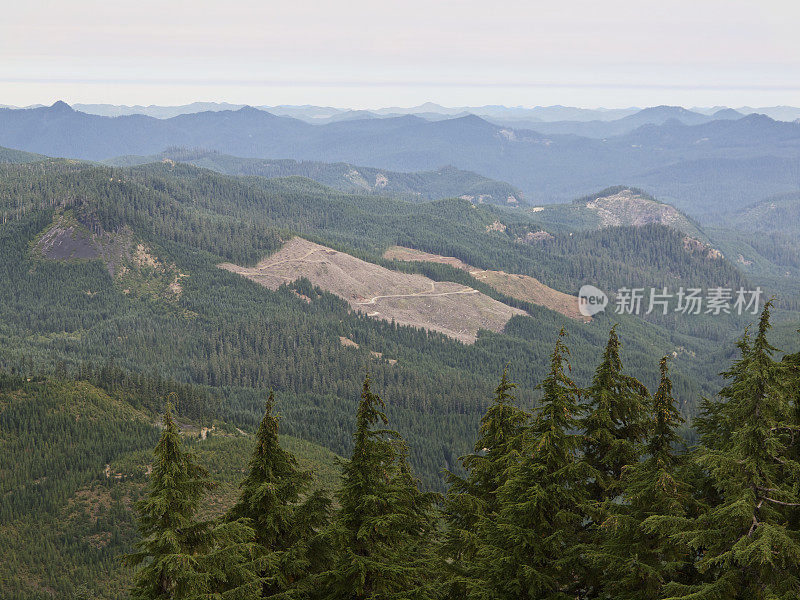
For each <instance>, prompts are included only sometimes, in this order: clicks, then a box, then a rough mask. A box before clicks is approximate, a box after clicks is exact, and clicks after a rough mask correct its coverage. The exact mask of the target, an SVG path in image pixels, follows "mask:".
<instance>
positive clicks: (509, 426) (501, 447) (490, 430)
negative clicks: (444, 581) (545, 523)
mask: <svg viewBox="0 0 800 600" xmlns="http://www.w3.org/2000/svg"><path fill="white" fill-rule="evenodd" d="M515 387H516V386H515V384H513V383H510V382H509V380H508V372H507V371H506V370H504V371H503V376H502V378H501V380H500V383H499V385H498V386H497V388H496V389H495V395H494V399H493V401H492V403H491V405H490V406H489V408H488V409H487V411H486V414H485V415H484V416H483V418H482V419H481V428H480V437H479V438H478V441H477V442H476V443H475V451H474V453H472V454H470V455H468V456H466V457H463V458H462V459H461V462H462V465H463V467H464V470H465V471H466V472H467V474H466V476H465V477H460V476H458V475H456V474H455V473H453V472H448V483H449V485H450V487H449V491H448V494H447V497H446V499H445V518H446V530H445V540H444V544H443V552H444V557H445V558H446V561H447V565H448V566H447V569H448V571H449V573H448V580H449V585H448V587H449V592H448V593H449V595H450V597H452V598H463V597H465V595H466V593H467V589H468V588H470V587H472V586H473V585H474V584H475V582H477V581H479V580H480V574H479V573H478V571H477V566H476V562H475V560H476V554H477V552H478V547H479V544H480V542H479V539H478V537H477V535H476V531H477V528H478V523H479V522H481V521H482V520H492V519H495V518H496V515H497V512H498V510H499V503H498V498H497V493H498V490H499V489H500V488H501V487H502V486H503V485H504V484H505V482H506V480H507V477H508V472H509V468H510V466H511V465H512V464H513V463H514V462H515V461H518V460H519V459H520V457H521V455H522V449H521V444H522V437H521V433H522V428H523V426H524V425H525V424H526V423H527V421H528V419H529V416H530V415H529V414H528V413H526V412H525V411H523V410H521V409H520V408H518V407H517V406H515V401H516V399H515V398H514V396H513V395H512V394H511V392H512V390H513V389H514V388H515Z"/></svg>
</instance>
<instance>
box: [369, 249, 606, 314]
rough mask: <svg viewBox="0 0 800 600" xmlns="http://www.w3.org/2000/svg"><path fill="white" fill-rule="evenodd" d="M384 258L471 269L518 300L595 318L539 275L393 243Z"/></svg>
mask: <svg viewBox="0 0 800 600" xmlns="http://www.w3.org/2000/svg"><path fill="white" fill-rule="evenodd" d="M383 257H384V258H388V259H390V260H405V261H425V262H436V263H443V264H447V265H452V266H453V267H456V268H457V269H463V270H464V271H467V272H468V273H469V274H470V275H472V276H473V277H474V278H475V279H478V280H479V281H485V282H486V283H487V284H489V285H490V286H492V287H493V288H494V289H496V290H497V291H498V292H501V293H503V294H506V295H507V296H511V297H512V298H516V299H517V300H523V301H525V302H530V303H531V304H536V305H539V306H544V307H545V308H549V309H550V310H554V311H556V312H559V313H561V314H562V315H564V316H566V317H569V318H571V319H579V320H582V321H590V320H591V317H585V316H583V315H582V314H581V313H580V311H579V310H578V298H577V297H575V296H570V295H569V294H565V293H564V292H559V291H558V290H554V289H553V288H551V287H549V286H547V285H545V284H543V283H542V282H541V281H539V280H538V279H536V278H535V277H530V276H529V275H518V274H515V273H506V272H505V271H484V270H482V269H477V268H475V267H473V266H470V265H468V264H467V263H465V262H463V261H461V260H459V259H457V258H454V257H452V256H440V255H438V254H431V253H429V252H423V251H421V250H414V249H413V248H404V247H402V246H393V247H391V248H389V249H388V250H387V251H386V252H385V253H384V255H383Z"/></svg>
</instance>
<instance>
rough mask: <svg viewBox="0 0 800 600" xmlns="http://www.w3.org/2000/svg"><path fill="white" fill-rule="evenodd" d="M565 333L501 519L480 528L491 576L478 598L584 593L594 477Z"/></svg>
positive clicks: (505, 493)
mask: <svg viewBox="0 0 800 600" xmlns="http://www.w3.org/2000/svg"><path fill="white" fill-rule="evenodd" d="M565 336H566V333H565V332H564V330H563V329H562V330H561V333H560V334H559V337H558V340H557V341H556V345H555V349H554V350H553V353H552V355H551V360H550V372H549V374H548V375H547V377H546V378H545V379H544V380H543V381H542V382H541V383H540V384H539V386H538V389H540V390H542V392H543V396H542V398H541V400H540V405H539V408H538V411H537V413H536V418H535V420H534V422H533V424H532V425H531V426H530V427H529V428H527V429H526V430H525V433H524V457H523V458H522V460H521V462H519V463H518V464H513V465H512V466H511V467H510V468H509V471H510V475H509V477H508V480H507V481H506V482H505V483H504V484H503V485H502V486H501V488H500V490H499V493H498V498H499V502H500V508H499V514H498V516H497V519H496V520H486V519H484V520H483V521H482V522H481V523H479V529H480V530H481V536H482V538H484V539H485V541H486V543H485V544H484V545H482V546H481V548H480V550H479V553H478V563H479V565H480V568H481V570H482V571H483V572H484V576H483V581H482V584H481V585H480V586H478V587H477V588H476V589H474V590H473V591H472V593H471V595H470V597H471V598H476V599H477V598H480V599H481V600H483V599H486V600H489V599H497V600H512V599H513V600H526V599H531V600H533V599H538V598H553V599H558V598H564V599H566V598H575V597H576V595H577V594H578V593H579V592H580V581H581V578H580V571H579V568H580V561H579V560H578V552H579V550H580V545H579V533H580V530H581V524H582V522H583V520H584V518H585V516H584V508H585V506H584V505H585V502H586V488H585V485H584V483H585V481H586V480H587V478H589V477H591V476H593V475H594V473H593V471H592V469H591V467H590V466H589V465H588V464H587V463H585V462H584V461H581V460H580V449H581V444H582V435H580V434H579V433H578V432H577V430H578V427H579V423H580V415H581V405H580V392H579V389H578V388H577V386H576V385H575V383H574V382H573V381H572V379H571V378H570V376H569V371H570V363H569V349H568V348H567V346H566V344H565V343H564V338H565Z"/></svg>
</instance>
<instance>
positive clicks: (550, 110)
mask: <svg viewBox="0 0 800 600" xmlns="http://www.w3.org/2000/svg"><path fill="white" fill-rule="evenodd" d="M41 106H43V105H41V104H34V105H30V106H24V107H19V106H11V105H5V104H0V108H39V107H41ZM245 106H247V105H246V104H235V103H234V104H232V103H229V102H192V103H190V104H182V105H173V106H159V105H153V104H151V105H148V106H143V105H124V104H82V103H76V104H73V108H75V109H76V110H79V111H81V112H85V113H89V114H96V115H101V116H110V117H115V116H122V115H134V114H141V115H147V116H151V117H156V118H160V119H165V118H170V117H174V116H177V115H180V114H189V113H196V112H204V111H215V112H216V111H221V110H238V109H240V108H244V107H245ZM257 108H259V109H261V110H266V111H268V112H271V113H273V114H276V115H282V116H288V117H294V118H297V119H301V120H305V121H308V122H311V123H322V122H328V121H329V120H342V119H350V118H356V117H358V116H360V117H361V118H370V117H372V118H380V117H386V116H401V115H405V114H413V115H419V116H424V117H425V118H428V119H431V120H438V119H442V118H448V117H454V116H463V115H465V114H470V113H471V114H476V115H478V116H483V117H485V118H487V119H489V120H493V119H494V120H498V121H504V122H506V123H507V124H511V123H512V122H516V123H517V124H519V123H520V122H524V121H528V122H540V123H548V122H564V121H573V122H588V121H615V120H619V119H622V118H624V117H627V116H631V115H634V114H635V113H637V112H642V111H646V110H649V109H648V108H637V107H629V108H579V107H572V106H560V105H554V106H534V107H522V106H516V107H515V106H502V105H485V106H461V107H445V106H441V105H439V104H436V103H434V102H426V103H424V104H420V105H418V106H412V107H400V106H393V107H384V108H374V109H353V108H335V107H331V106H313V105H308V104H306V105H277V106H273V105H259V106H257ZM684 110H687V111H689V112H693V113H698V114H701V115H706V116H713V117H714V118H716V119H721V118H729V117H726V116H725V113H730V114H732V113H734V112H735V113H737V114H738V115H740V116H744V115H748V114H751V113H759V114H764V115H767V116H768V117H770V118H772V119H775V120H777V121H795V120H796V119H798V118H800V108H797V107H792V106H764V107H751V106H742V107H739V108H729V107H723V106H714V107H690V108H685V109H684Z"/></svg>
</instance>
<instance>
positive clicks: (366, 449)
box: [317, 375, 436, 600]
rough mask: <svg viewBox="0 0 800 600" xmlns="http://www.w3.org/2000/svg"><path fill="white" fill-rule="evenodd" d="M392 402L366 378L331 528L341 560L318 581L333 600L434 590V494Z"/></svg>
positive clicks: (426, 595)
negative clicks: (409, 450)
mask: <svg viewBox="0 0 800 600" xmlns="http://www.w3.org/2000/svg"><path fill="white" fill-rule="evenodd" d="M384 410H385V404H384V402H383V400H382V399H381V398H380V396H378V395H377V394H374V393H372V391H371V389H370V378H369V375H368V376H367V377H366V379H365V380H364V386H363V390H362V393H361V401H360V403H359V405H358V413H357V416H356V431H355V434H354V447H353V454H352V457H351V458H350V460H349V461H348V462H347V463H346V464H345V465H344V468H343V473H342V487H341V490H340V492H339V496H338V500H339V504H340V509H339V511H338V514H337V515H336V519H335V522H334V524H333V527H332V529H331V532H330V537H331V540H332V541H333V544H334V549H335V552H336V557H335V559H334V564H333V565H332V567H331V568H330V569H329V570H328V571H325V572H323V573H322V574H321V575H320V577H319V578H318V579H317V581H318V585H317V589H318V590H319V594H320V597H321V598H325V599H330V600H344V599H347V600H361V599H363V600H366V599H370V600H373V599H374V600H383V599H388V598H397V599H400V598H408V599H411V598H414V599H417V598H418V599H420V600H423V599H428V598H431V597H433V595H434V589H435V585H434V583H435V582H434V575H435V573H434V570H435V569H434V565H433V562H432V554H431V550H432V544H433V542H434V528H435V521H434V516H433V513H432V505H433V503H434V501H435V498H436V496H435V494H430V493H422V492H420V491H419V489H418V487H417V484H416V481H414V479H413V478H412V476H411V473H410V470H409V468H408V465H407V463H406V461H405V457H404V453H403V450H402V447H400V448H398V444H402V441H401V440H400V437H399V435H398V434H397V433H396V432H394V431H391V430H388V429H382V428H380V429H376V428H375V427H376V426H379V425H386V424H387V419H386V415H385V413H384V412H383V411H384Z"/></svg>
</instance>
